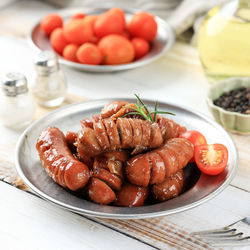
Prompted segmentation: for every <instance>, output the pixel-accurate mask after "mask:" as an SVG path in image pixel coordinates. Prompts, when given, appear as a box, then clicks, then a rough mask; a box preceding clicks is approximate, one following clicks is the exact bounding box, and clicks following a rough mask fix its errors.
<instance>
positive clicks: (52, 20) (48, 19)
mask: <svg viewBox="0 0 250 250" xmlns="http://www.w3.org/2000/svg"><path fill="white" fill-rule="evenodd" d="M62 26H63V19H62V17H61V16H59V15H57V14H55V13H52V14H49V15H47V16H45V17H44V18H43V20H42V21H41V23H40V27H41V29H42V30H43V32H44V33H45V34H46V35H48V36H49V35H50V34H51V32H52V31H53V30H55V29H56V28H61V27H62Z"/></svg>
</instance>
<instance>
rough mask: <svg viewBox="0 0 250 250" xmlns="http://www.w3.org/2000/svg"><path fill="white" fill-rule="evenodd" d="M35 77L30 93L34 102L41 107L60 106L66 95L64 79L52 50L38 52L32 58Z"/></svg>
mask: <svg viewBox="0 0 250 250" xmlns="http://www.w3.org/2000/svg"><path fill="white" fill-rule="evenodd" d="M34 64H35V69H36V78H35V81H34V83H33V86H32V93H33V95H34V97H35V100H36V102H37V103H38V104H39V105H41V106H43V107H56V106H60V105H61V104H62V103H63V101H64V99H65V96H66V90H67V85H66V79H65V76H64V74H63V72H62V71H61V70H60V68H59V63H58V60H57V57H56V55H55V53H54V52H52V51H43V52H41V53H39V54H38V55H37V56H36V57H35V60H34Z"/></svg>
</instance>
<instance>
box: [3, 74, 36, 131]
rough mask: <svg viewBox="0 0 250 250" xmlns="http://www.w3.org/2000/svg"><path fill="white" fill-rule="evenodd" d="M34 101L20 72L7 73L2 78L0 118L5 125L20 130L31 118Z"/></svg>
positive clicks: (33, 111)
mask: <svg viewBox="0 0 250 250" xmlns="http://www.w3.org/2000/svg"><path fill="white" fill-rule="evenodd" d="M34 113H35V102H34V100H33V98H32V95H31V94H30V93H29V91H28V87H27V79H26V77H25V76H24V75H22V74H20V73H15V72H13V73H8V74H6V75H5V76H4V77H3V79H2V92H1V97H0V118H1V121H2V123H3V125H5V126H6V127H10V128H13V129H16V130H22V129H24V128H25V127H27V126H28V125H29V124H30V123H31V122H32V120H33V118H34Z"/></svg>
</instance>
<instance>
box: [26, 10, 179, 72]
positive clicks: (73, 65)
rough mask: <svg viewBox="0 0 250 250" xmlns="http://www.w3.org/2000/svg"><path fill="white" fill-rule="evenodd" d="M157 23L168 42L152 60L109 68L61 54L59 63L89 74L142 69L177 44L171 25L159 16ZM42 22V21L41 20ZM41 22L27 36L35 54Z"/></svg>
mask: <svg viewBox="0 0 250 250" xmlns="http://www.w3.org/2000/svg"><path fill="white" fill-rule="evenodd" d="M106 10H108V8H105V7H101V8H70V9H65V10H61V11H58V12H57V13H59V14H61V15H62V16H63V17H64V18H66V17H67V16H69V15H70V14H73V13H76V12H78V11H84V12H85V13H90V12H99V11H102V12H104V11H106ZM123 10H124V11H125V13H128V14H133V13H136V12H139V10H137V9H132V8H123ZM155 18H156V21H157V23H158V24H159V25H160V26H161V27H162V28H164V29H165V30H166V32H167V33H168V41H167V42H166V43H165V46H164V47H163V49H162V51H161V52H160V53H158V54H156V55H154V56H152V57H150V58H147V59H145V60H143V59H142V60H138V61H136V62H132V63H128V64H121V65H114V66H109V65H86V64H80V63H75V62H70V61H68V60H65V59H63V58H62V57H61V56H60V55H59V54H57V55H58V58H59V62H60V63H61V64H62V65H65V66H68V67H70V68H73V69H77V70H80V71H87V72H97V73H105V72H106V73H108V72H116V71H122V70H128V69H134V68H137V67H141V66H144V65H147V64H149V63H151V62H153V61H155V60H156V59H158V58H159V57H160V56H162V55H163V54H164V53H165V52H167V51H169V50H170V49H171V48H172V47H173V45H174V42H175V33H174V30H173V28H172V27H171V25H170V24H169V23H168V22H166V21H165V20H163V19H162V18H160V17H159V16H155ZM40 21H41V20H40ZM40 21H39V22H37V23H36V24H35V25H33V26H32V28H31V29H30V31H29V33H28V35H27V41H28V44H29V45H30V47H31V48H32V49H33V50H34V51H35V52H41V51H42V50H41V49H40V48H39V47H38V46H37V45H36V44H35V42H34V41H33V39H32V35H33V32H34V31H35V29H36V28H37V27H38V26H39V24H40Z"/></svg>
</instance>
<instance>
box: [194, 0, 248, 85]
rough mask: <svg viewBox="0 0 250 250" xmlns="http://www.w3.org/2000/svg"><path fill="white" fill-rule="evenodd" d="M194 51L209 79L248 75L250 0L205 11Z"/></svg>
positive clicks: (212, 80) (230, 3)
mask: <svg viewBox="0 0 250 250" xmlns="http://www.w3.org/2000/svg"><path fill="white" fill-rule="evenodd" d="M198 50H199V54H200V59H201V62H202V65H203V68H204V71H205V73H206V75H207V76H208V79H209V80H210V81H211V82H214V81H217V80H220V79H223V78H227V77H233V76H250V1H246V0H242V1H232V2H229V3H228V4H226V5H224V6H220V7H216V8H214V9H212V10H211V11H209V12H208V14H207V16H206V18H205V19H204V21H203V23H202V26H201V28H200V30H199V34H198Z"/></svg>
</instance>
